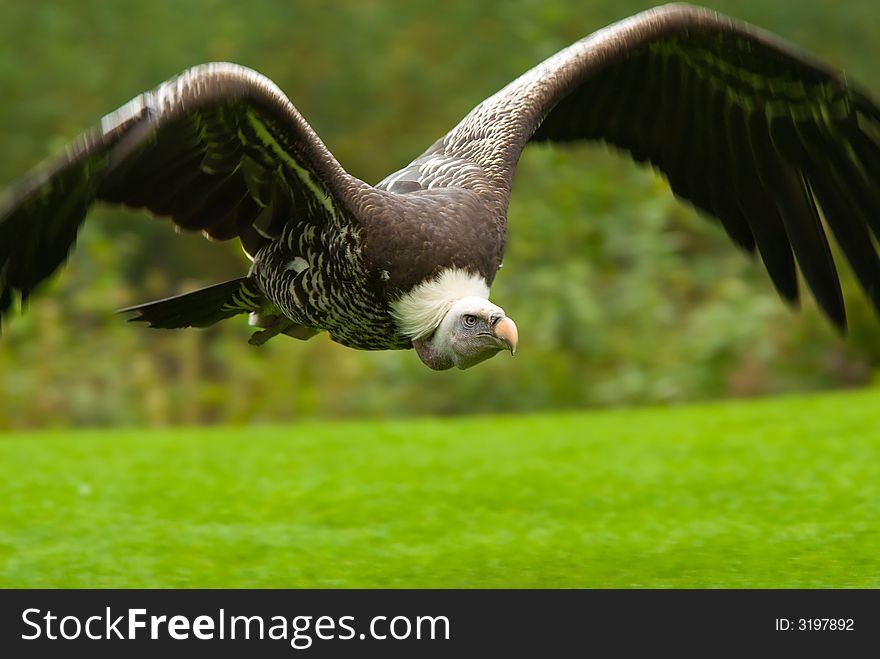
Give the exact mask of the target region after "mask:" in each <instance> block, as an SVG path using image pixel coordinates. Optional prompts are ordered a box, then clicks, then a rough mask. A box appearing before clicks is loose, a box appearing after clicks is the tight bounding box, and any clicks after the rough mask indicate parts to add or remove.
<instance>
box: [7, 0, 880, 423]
mask: <svg viewBox="0 0 880 659" xmlns="http://www.w3.org/2000/svg"><path fill="white" fill-rule="evenodd" d="M651 4H654V3H650V2H645V1H637V0H615V1H614V2H610V1H609V0H505V1H503V2H473V1H472V0H464V1H455V2H444V3H436V2H428V1H426V0H415V1H403V0H399V1H397V2H393V1H390V0H350V1H348V2H336V3H329V2H319V1H317V0H297V1H293V0H274V1H270V0H252V1H251V2H248V3H234V2H222V1H221V0H189V1H188V2H185V3H182V2H148V3H132V2H128V1H117V0H77V1H76V2H72V1H67V2H63V1H58V0H43V1H41V2H24V1H22V0H0V11H2V21H0V98H2V101H0V125H2V136H0V149H2V153H3V158H2V159H0V183H2V184H3V185H6V184H8V183H10V182H12V181H13V180H15V179H16V178H18V177H19V176H21V175H22V174H23V173H25V172H26V171H27V170H28V169H29V168H31V167H32V166H34V165H35V164H36V163H37V162H39V161H41V160H42V159H44V158H47V157H49V156H51V155H52V154H57V153H58V152H59V151H60V150H61V148H62V147H63V145H64V144H65V143H66V142H67V141H68V140H69V139H71V138H72V137H74V136H75V135H77V134H78V133H79V132H81V131H83V130H84V129H86V128H87V127H89V126H91V125H94V124H95V123H96V122H97V120H98V119H99V118H100V117H101V116H102V115H104V114H105V113H107V112H109V111H111V110H113V109H114V108H116V107H117V106H119V105H121V104H122V103H124V102H125V101H127V100H128V99H129V98H131V97H133V96H135V95H136V94H138V93H140V92H141V91H143V90H145V89H148V88H151V87H153V86H155V85H156V84H158V83H159V82H161V81H163V80H165V79H166V78H169V77H171V76H173V75H174V74H176V73H178V72H180V71H181V70H183V69H185V68H187V67H188V66H191V65H193V64H196V63H201V62H205V61H212V60H230V61H235V62H238V63H241V64H244V65H247V66H250V67H252V68H255V69H257V70H258V71H260V72H262V73H264V74H266V75H268V76H269V77H271V78H272V79H273V80H275V81H276V82H277V83H278V85H279V86H280V87H281V88H282V89H283V90H284V91H285V92H286V93H287V94H288V95H289V96H290V98H291V99H292V100H293V102H294V104H295V105H296V106H297V107H298V108H299V109H300V111H301V112H302V114H303V115H304V116H305V118H306V119H307V120H308V121H309V122H310V123H311V124H312V126H313V127H314V128H315V130H316V131H317V133H318V134H319V135H320V136H321V137H322V139H323V140H324V141H325V143H326V144H327V146H328V147H329V148H330V149H331V151H333V153H334V154H335V155H336V157H337V158H338V159H339V161H340V162H341V163H342V164H343V166H345V167H346V168H347V169H348V170H349V171H350V172H352V173H353V174H354V175H356V176H358V177H360V178H362V179H364V180H365V181H368V182H376V181H378V180H379V179H381V178H382V177H384V176H385V175H386V174H387V173H389V172H391V171H393V170H395V169H397V168H399V167H401V166H403V165H404V164H406V163H407V162H409V161H410V160H411V159H412V158H413V157H415V156H416V155H418V154H419V153H420V152H421V151H423V150H424V149H425V148H426V147H427V146H428V145H429V144H431V143H432V142H433V141H434V140H435V139H436V138H437V137H439V136H440V135H442V134H444V133H445V132H446V131H447V130H449V129H450V128H451V127H452V126H453V125H454V124H455V123H456V122H457V121H458V119H459V118H461V117H462V116H463V115H464V114H465V113H467V112H468V111H469V110H470V108H471V107H472V106H473V105H475V104H476V103H478V102H479V101H480V100H482V99H483V98H485V97H486V96H488V95H490V94H491V93H493V92H495V91H496V90H497V89H499V88H500V87H502V86H503V85H505V84H506V83H507V82H509V81H510V80H512V79H513V78H514V77H515V76H516V75H518V74H519V73H521V72H523V71H525V70H526V69H528V68H529V67H530V66H532V65H534V64H536V63H537V62H539V61H540V60H542V59H543V58H545V57H547V56H549V55H551V54H553V53H554V52H555V51H557V50H558V49H560V48H562V47H564V46H566V45H568V44H569V43H571V42H573V41H575V40H577V39H578V38H580V37H582V36H585V35H586V34H588V33H589V32H592V31H593V30H596V29H598V28H601V27H603V26H605V25H606V24H608V23H610V22H612V21H614V20H618V19H620V18H623V17H625V16H628V15H630V14H633V13H635V12H637V11H640V10H642V9H645V8H647V7H649V6H651ZM704 4H706V5H708V6H711V7H713V8H716V9H718V10H719V11H722V12H724V13H728V14H730V15H733V16H736V17H738V18H741V19H744V20H748V21H750V22H753V23H756V24H758V25H761V26H762V27H764V28H767V29H769V30H772V31H774V32H777V33H778V34H780V35H782V36H783V37H785V38H786V39H788V40H790V41H793V42H794V43H796V44H798V45H800V46H802V47H804V48H806V49H808V50H810V51H811V52H813V53H814V54H816V55H818V56H820V57H822V58H824V59H826V60H828V61H830V62H831V63H833V64H835V65H836V66H839V67H842V68H844V69H846V71H847V72H848V73H849V74H850V75H851V76H852V77H853V78H854V79H856V80H859V81H860V82H862V83H863V85H865V86H866V87H867V88H868V89H870V90H873V92H874V96H875V98H877V97H880V65H878V62H880V5H878V4H877V1H876V0H848V1H847V2H843V3H842V2H836V1H832V0H804V1H802V2H796V1H794V0H785V1H782V0H760V1H759V0H726V1H720V0H719V1H715V2H713V1H708V0H707V2H706V3H704ZM510 224H511V230H510V240H509V243H508V251H507V256H506V259H505V263H506V267H505V268H504V269H503V270H502V271H501V273H499V276H498V279H497V281H496V284H495V286H494V288H493V299H494V300H495V301H496V302H497V303H499V304H500V305H501V306H503V307H504V308H505V309H506V310H507V311H508V313H510V314H511V315H512V316H513V317H514V318H515V319H516V320H517V323H518V324H519V326H520V333H521V348H520V353H519V354H518V355H517V357H516V358H515V359H510V358H509V357H505V356H499V357H498V358H496V359H494V360H491V361H489V362H487V363H486V364H484V365H482V366H480V367H479V368H476V369H473V370H471V371H468V372H466V373H462V372H458V371H455V372H445V373H434V372H430V371H429V370H428V369H426V368H425V367H424V366H423V365H422V364H421V362H420V361H419V360H418V358H417V357H416V356H415V354H414V353H412V352H411V351H403V352H384V353H366V352H357V351H352V350H349V349H346V348H342V347H340V346H337V345H336V344H333V343H332V342H330V341H329V339H327V338H326V337H325V336H319V337H317V338H315V339H313V340H311V341H309V342H299V341H294V340H292V339H290V340H288V339H287V338H286V337H280V338H277V339H275V340H273V341H271V342H270V343H269V344H268V345H266V346H264V347H263V348H259V349H258V348H253V347H251V346H249V345H248V344H247V337H248V336H249V328H248V327H247V324H246V320H245V319H244V317H242V318H239V319H235V320H232V321H227V322H225V323H222V324H221V325H219V326H216V327H214V328H210V329H207V330H186V331H174V332H166V331H155V330H149V329H146V328H145V327H143V326H140V325H127V324H126V323H125V322H123V318H122V317H120V316H117V315H115V314H114V313H113V310H115V309H118V308H121V307H124V306H126V305H130V304H135V303H138V302H143V301H147V300H151V299H156V298H159V297H165V296H168V295H172V294H175V293H178V292H183V291H185V290H188V289H192V288H195V287H197V286H202V285H206V284H209V283H213V282H215V281H219V280H222V279H225V278H229V277H233V276H238V275H239V274H240V273H241V272H243V271H244V270H245V269H246V267H247V262H246V260H245V258H244V256H243V254H242V253H241V250H240V249H239V248H238V246H237V244H233V243H228V244H212V243H209V242H207V241H205V240H203V239H202V238H201V237H200V236H197V235H196V236H174V235H173V232H172V231H171V229H170V226H169V224H167V223H164V222H159V221H154V220H150V219H148V218H147V217H146V216H145V215H143V214H140V213H134V212H130V211H125V210H122V209H118V208H101V209H99V210H97V211H96V212H94V213H93V215H92V216H91V218H90V220H89V221H88V222H87V223H86V225H85V227H84V230H83V231H82V232H81V234H80V238H79V242H78V247H77V249H76V251H75V252H74V254H73V257H72V258H71V260H70V263H69V266H68V267H67V269H66V270H65V271H64V272H63V274H62V276H60V277H56V278H55V279H54V280H53V282H52V283H51V284H49V285H48V286H46V287H44V289H43V291H42V294H41V295H38V296H36V297H35V298H34V299H33V300H32V301H31V303H30V305H29V308H28V309H27V312H26V313H25V314H24V315H23V316H20V317H15V318H13V319H12V322H11V323H10V324H9V325H8V327H7V328H5V333H4V336H3V337H2V340H0V428H21V427H38V426H74V425H114V424H116V425H123V424H124V425H135V424H156V425H160V424H169V423H210V422H227V423H248V422H275V421H289V420H294V419H300V418H304V417H339V416H366V415H372V416H390V415H413V414H458V413H490V412H491V413H498V412H520V411H531V410H539V409H572V408H582V407H588V406H609V405H621V404H636V403H658V402H663V403H665V402H670V403H671V402H677V401H686V400H694V399H705V398H717V397H723V396H749V395H762V394H772V393H778V392H787V391H800V390H814V389H823V388H834V387H852V386H866V385H870V384H871V383H872V382H875V379H876V375H877V373H878V369H880V341H878V338H880V334H878V326H877V323H876V318H875V317H873V315H872V311H871V310H870V308H869V307H868V305H867V304H866V302H865V300H864V298H863V296H862V295H861V291H859V290H858V289H857V286H856V284H855V282H854V281H853V278H852V276H851V274H850V273H849V271H848V270H847V271H845V273H844V286H845V291H846V298H847V304H848V308H849V310H850V326H851V330H850V334H849V336H848V337H847V338H846V339H845V340H843V339H841V338H840V337H838V336H837V335H835V333H834V332H833V330H832V329H831V328H830V326H829V324H828V323H827V322H825V321H824V319H822V318H821V317H820V316H819V314H818V312H817V311H816V308H815V305H814V304H813V303H812V301H811V300H805V301H804V302H803V304H802V307H803V311H802V312H801V313H794V312H793V311H792V310H791V309H788V308H787V307H786V306H785V305H784V304H783V303H782V302H780V300H779V299H778V298H777V296H776V294H775V292H774V291H773V289H772V287H771V285H770V283H769V279H768V277H767V276H766V274H765V273H764V271H763V268H762V267H761V266H760V263H759V262H758V261H757V260H756V259H751V258H747V257H745V256H744V255H743V254H742V253H740V252H738V251H737V250H735V249H734V248H733V247H731V245H730V244H729V242H728V240H727V238H726V237H725V236H724V235H723V232H722V231H721V230H720V229H719V228H717V227H715V226H714V225H713V224H711V223H709V222H707V221H706V220H705V219H704V218H701V217H699V216H698V215H697V214H695V213H694V212H693V211H692V210H691V209H690V208H688V207H686V206H684V205H682V204H680V203H679V202H677V201H676V200H675V199H674V198H673V197H672V195H671V194H670V192H669V191H668V188H667V186H666V184H665V183H664V181H663V180H662V179H661V178H659V177H658V176H656V175H655V174H654V173H653V172H651V171H650V170H648V169H646V168H642V167H638V166H636V165H633V164H631V163H630V162H629V161H628V160H626V159H625V158H621V157H620V156H619V155H616V154H614V153H609V152H608V151H607V150H606V149H604V148H603V147H601V146H589V147H583V148H575V149H565V150H553V149H550V148H533V149H531V150H529V151H527V152H526V155H525V156H524V158H523V159H522V161H521V163H520V167H519V170H518V173H517V178H516V181H515V184H514V195H513V199H512V202H511V206H510Z"/></svg>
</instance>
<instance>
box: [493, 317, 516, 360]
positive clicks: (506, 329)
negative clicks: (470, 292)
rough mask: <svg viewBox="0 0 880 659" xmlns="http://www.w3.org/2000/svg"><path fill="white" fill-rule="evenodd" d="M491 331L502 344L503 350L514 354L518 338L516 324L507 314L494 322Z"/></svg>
mask: <svg viewBox="0 0 880 659" xmlns="http://www.w3.org/2000/svg"><path fill="white" fill-rule="evenodd" d="M492 332H493V334H494V335H495V338H496V339H497V340H498V342H499V343H500V344H501V345H502V346H504V349H505V350H510V354H511V355H515V354H516V343H517V341H518V340H519V334H518V333H517V331H516V324H515V323H514V322H513V321H512V320H511V319H510V318H508V317H507V316H505V317H504V318H502V319H501V320H499V321H498V322H497V323H495V327H493V328H492Z"/></svg>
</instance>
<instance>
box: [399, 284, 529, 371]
mask: <svg viewBox="0 0 880 659" xmlns="http://www.w3.org/2000/svg"><path fill="white" fill-rule="evenodd" d="M517 339H518V337H517V331H516V325H515V324H514V322H513V321H512V320H511V319H510V318H508V317H507V316H506V315H505V314H504V309H502V308H501V307H499V306H497V305H495V304H492V303H491V302H489V300H487V299H486V298H482V297H477V296H470V297H463V298H461V299H460V300H458V301H456V302H455V303H453V304H452V306H451V307H450V308H449V311H447V312H446V315H445V316H443V319H442V320H441V321H440V324H439V325H438V326H437V329H436V330H435V331H434V333H433V334H431V335H430V336H427V337H425V338H420V339H414V340H413V347H414V348H415V349H416V352H417V353H418V355H419V357H420V358H421V360H422V361H423V362H424V363H425V364H427V365H428V366H430V367H431V368H433V369H434V370H436V371H444V370H446V369H448V368H452V367H453V366H457V367H458V368H461V369H465V368H470V367H471V366H475V365H476V364H479V363H480V362H482V361H485V360H487V359H489V357H494V356H495V355H497V354H498V353H499V352H501V351H502V350H509V351H510V354H512V355H513V354H516V343H517Z"/></svg>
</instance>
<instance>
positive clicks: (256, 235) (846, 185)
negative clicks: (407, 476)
mask: <svg viewBox="0 0 880 659" xmlns="http://www.w3.org/2000/svg"><path fill="white" fill-rule="evenodd" d="M575 141H578V142H581V141H588V142H604V143H606V144H608V145H610V146H612V147H615V148H616V149H619V150H621V151H622V152H624V153H627V154H629V155H630V156H631V157H632V158H633V159H635V160H636V161H639V162H647V163H649V164H650V165H651V166H653V167H654V168H655V169H656V170H658V171H659V172H660V173H662V175H663V176H665V178H666V179H667V181H668V182H669V185H670V187H671V189H672V191H673V193H674V194H675V195H676V196H677V197H678V198H680V199H682V200H684V201H686V202H688V203H690V204H691V205H693V206H694V207H695V208H696V209H697V210H698V211H700V212H701V213H702V214H704V215H706V216H707V217H708V218H710V219H713V220H715V221H717V222H720V223H721V225H722V226H723V228H724V230H725V231H726V233H727V234H728V235H729V237H730V239H731V240H732V242H733V243H735V244H736V245H738V246H739V247H740V248H742V249H744V250H747V251H751V252H754V251H755V250H757V252H758V253H759V254H760V257H761V260H762V261H763V264H764V266H765V267H766V270H767V272H768V274H769V276H770V278H771V280H772V282H773V284H774V285H775V287H776V289H777V290H778V292H779V294H780V295H781V297H782V298H784V299H786V300H790V301H795V300H796V299H797V298H798V294H799V293H798V270H799V271H800V273H801V275H802V277H803V280H804V281H805V282H806V284H807V286H808V287H809V288H810V290H811V291H812V294H813V296H814V297H815V299H816V301H817V303H818V305H819V307H820V308H821V309H822V311H823V312H824V314H825V315H826V316H827V318H828V319H829V320H830V322H831V323H833V325H835V326H836V327H837V328H839V329H840V330H841V331H845V328H846V314H845V310H844V303H843V296H842V294H841V288H840V283H839V278H838V271H837V267H836V265H835V262H834V260H833V258H832V253H831V250H830V248H829V242H828V238H827V234H826V228H827V230H830V233H831V234H832V235H833V236H834V239H835V240H836V242H837V243H838V245H839V248H840V250H841V252H842V254H843V255H844V256H845V258H846V259H847V260H848V261H849V263H850V265H851V266H852V270H853V272H854V273H855V276H856V277H857V279H858V281H859V283H860V285H861V287H862V288H863V289H864V292H865V294H866V295H867V297H868V299H869V300H870V302H871V303H872V305H873V306H874V307H875V308H876V309H878V310H880V261H878V253H877V242H875V241H876V240H877V239H878V238H880V108H878V106H877V105H876V104H875V103H874V102H873V101H872V100H871V99H870V98H869V96H868V94H867V93H866V92H865V91H864V90H863V89H861V88H860V87H859V86H858V85H857V84H855V83H854V82H853V81H851V80H850V79H849V78H847V77H846V75H844V74H843V73H842V72H841V71H838V70H836V69H835V68H833V67H831V66H829V65H827V64H825V63H823V62H821V61H819V60H817V59H816V58H814V57H812V56H810V55H809V54H807V53H805V52H803V51H801V50H799V49H798V48H796V47H794V46H792V45H789V44H788V43H786V42H785V41H783V40H782V39H780V38H779V37H777V36H775V35H774V34H771V33H768V32H766V31H763V30H761V29H759V28H756V27H754V26H751V25H748V24H744V23H742V22H738V21H735V20H733V19H730V18H728V17H725V16H722V15H719V14H717V13H715V12H712V11H709V10H706V9H703V8H699V7H694V6H689V5H684V4H671V5H665V6H662V7H657V8H654V9H651V10H648V11H645V12H642V13H639V14H636V15H634V16H632V17H630V18H627V19H625V20H622V21H620V22H618V23H615V24H613V25H611V26H609V27H606V28H604V29H602V30H599V31H597V32H595V33H593V34H591V35H589V36H587V37H585V38H584V39H582V40H580V41H577V42H576V43H574V44H573V45H571V46H569V47H567V48H565V49H564V50H561V51H560V52H558V53H556V54H555V55H553V56H552V57H550V58H549V59H547V60H546V61H544V62H542V63H540V64H538V65H537V66H535V67H534V68H532V69H531V70H529V71H527V72H526V73H524V74H523V75H521V76H520V77H519V78H517V79H515V80H514V81H513V82H511V83H510V84H508V85H507V86H506V87H504V88H503V89H501V91H499V92H497V93H496V94H495V95H493V96H490V97H489V98H487V99H486V100H484V101H482V102H481V103H480V104H479V105H477V106H476V107H475V108H474V109H473V110H471V111H470V112H469V113H468V114H467V115H466V116H465V117H464V118H463V119H462V120H461V121H460V122H459V123H458V125H456V126H455V127H454V128H452V130H450V131H449V132H448V133H447V134H446V135H444V136H443V137H441V138H440V139H438V140H437V141H436V142H434V144H432V145H431V146H430V147H429V148H428V149H427V150H426V151H425V152H424V153H423V154H422V155H420V156H418V157H417V158H416V159H415V160H413V161H412V162H411V163H410V164H408V165H407V166H405V167H404V168H403V169H401V170H399V171H396V172H394V173H392V174H390V175H389V176H387V177H386V178H384V179H383V180H382V181H380V182H379V183H378V184H376V185H369V184H367V183H365V182H363V181H361V180H359V179H357V178H355V177H354V176H352V175H350V174H348V173H347V172H346V171H345V170H344V169H343V168H342V166H341V165H340V164H339V163H338V162H337V161H336V159H335V158H334V157H333V155H332V154H331V153H330V152H329V150H328V149H327V148H326V147H325V146H324V144H323V143H322V142H321V140H320V139H319V138H318V136H317V135H316V134H315V133H314V131H313V130H312V129H311V127H310V126H309V125H308V124H307V123H306V121H305V120H304V119H303V117H302V116H301V115H300V113H299V112H298V111H297V110H296V108H295V107H294V106H293V105H292V104H291V102H290V101H289V100H288V98H287V97H286V96H285V95H284V94H283V93H282V92H281V91H280V90H279V89H278V87H277V86H276V85H275V84H273V83H272V81H270V80H269V79H267V78H266V77H264V76H262V75H260V74H259V73H257V72H255V71H252V70H250V69H247V68H244V67H242V66H238V65H235V64H230V63H211V64H204V65H200V66H196V67H194V68H191V69H189V70H187V71H185V72H184V73H182V74H180V75H179V76H178V77H175V78H173V79H171V80H168V81H167V82H165V83H163V84H161V85H160V86H159V87H157V88H156V89H154V90H152V91H148V92H145V93H144V94H141V95H140V96H138V97H137V98H135V99H133V100H132V101H130V102H129V103H127V104H125V105H123V106H122V107H121V108H119V109H118V110H116V111H115V112H112V113H110V114H108V115H107V116H105V117H104V118H103V119H102V120H101V123H100V125H99V126H97V127H96V128H94V129H93V130H92V131H91V132H87V133H85V134H84V135H82V136H81V137H80V138H79V139H77V140H76V141H74V142H72V143H71V144H70V145H69V146H68V147H67V149H66V150H65V152H64V154H63V155H61V156H60V158H59V159H57V160H55V161H54V162H53V163H51V164H48V165H46V166H43V167H42V168H38V169H36V170H35V171H34V172H32V173H31V174H30V175H29V176H26V177H24V178H23V179H22V180H21V181H20V182H19V183H17V184H15V185H13V186H12V188H11V190H10V191H9V193H8V194H7V195H6V198H5V200H4V201H3V202H2V206H0V319H2V317H3V316H4V315H5V316H7V317H8V316H9V315H10V313H11V311H12V309H13V308H14V307H15V306H16V303H19V304H23V303H24V301H25V300H26V299H27V298H28V296H29V295H31V293H32V292H33V291H34V289H35V288H36V287H37V286H38V285H39V284H40V283H41V282H42V281H43V280H45V279H46V278H47V277H49V276H50V275H51V274H52V273H53V272H54V271H55V270H57V269H58V268H59V267H61V265H62V264H63V263H64V261H65V259H66V258H67V256H68V253H69V252H70V250H71V247H72V245H73V243H74V241H75V239H76V234H77V230H78V228H79V227H80V225H81V224H82V222H83V221H84V219H85V217H86V215H87V213H88V211H89V209H90V208H91V206H92V204H94V203H96V202H99V201H100V202H105V203H109V204H124V205H126V206H129V207H134V208H143V209H146V210H147V211H149V212H150V213H152V214H153V215H155V216H158V217H164V218H169V219H170V220H171V222H173V223H174V224H175V225H176V227H177V228H179V229H181V230H187V231H189V230H192V231H201V232H202V233H203V234H204V235H205V236H206V237H208V238H209V239H212V240H231V239H238V240H239V241H240V243H241V246H242V247H243V249H244V251H245V253H246V254H247V256H248V257H249V258H250V260H251V265H250V267H249V269H248V271H247V272H246V273H243V276H241V277H239V278H237V279H233V280H231V281H226V282H223V283H218V284H215V285H213V286H209V287H207V288H203V289H201V290H197V291H194V292H191V293H187V294H184V295H179V296H176V297H171V298H168V299H163V300H159V301H155V302H150V303H147V304H142V305H138V306H134V307H131V308H129V309H127V310H126V311H129V312H132V313H133V314H135V315H134V316H133V317H132V318H131V319H132V320H138V321H145V322H146V323H148V324H149V325H150V326H151V327H159V328H179V327H205V326H208V325H211V324H213V323H216V322H218V321H221V320H224V319H226V318H230V317H232V316H235V315H238V314H249V318H250V324H251V325H253V326H255V327H257V328H258V329H257V330H256V331H255V333H254V334H253V335H252V337H251V343H253V344H255V345H259V344H262V343H264V342H265V341H267V340H268V339H271V338H272V337H274V336H277V335H279V334H286V335H289V336H292V337H295V338H298V339H308V338H310V337H312V336H314V335H315V334H317V333H318V332H321V331H326V332H328V333H329V335H330V337H331V338H332V339H333V340H334V341H337V342H338V343H341V344H343V345H345V346H349V347H352V348H358V349H365V350H396V349H408V348H414V349H415V351H416V353H417V354H418V356H419V357H420V358H421V360H422V361H423V362H424V363H425V364H426V365H427V366H429V367H430V368H432V369H436V370H443V369H448V368H452V367H453V366H455V367H458V368H461V369H464V368H469V367H471V366H473V365H475V364H478V363H480V362H482V361H484V360H486V359H488V358H489V357H492V356H494V355H496V354H497V353H499V352H502V351H510V352H511V353H514V352H515V351H516V348H517V341H518V335H517V328H516V325H515V324H514V322H513V321H512V320H511V319H510V318H509V317H508V316H507V315H506V313H505V312H504V310H503V309H502V308H501V307H499V306H497V305H495V304H494V303H492V302H490V301H489V289H490V286H491V285H492V282H493V280H494V279H495V275H496V273H497V272H498V269H499V268H500V267H501V261H502V257H503V255H504V246H505V239H506V234H507V208H508V202H509V199H510V193H511V185H512V180H513V175H514V170H515V168H516V165H517V161H518V159H519V157H520V154H521V153H522V151H523V149H524V148H525V146H526V145H527V144H529V143H530V142H554V143H555V142H565V143H569V142H575Z"/></svg>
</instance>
